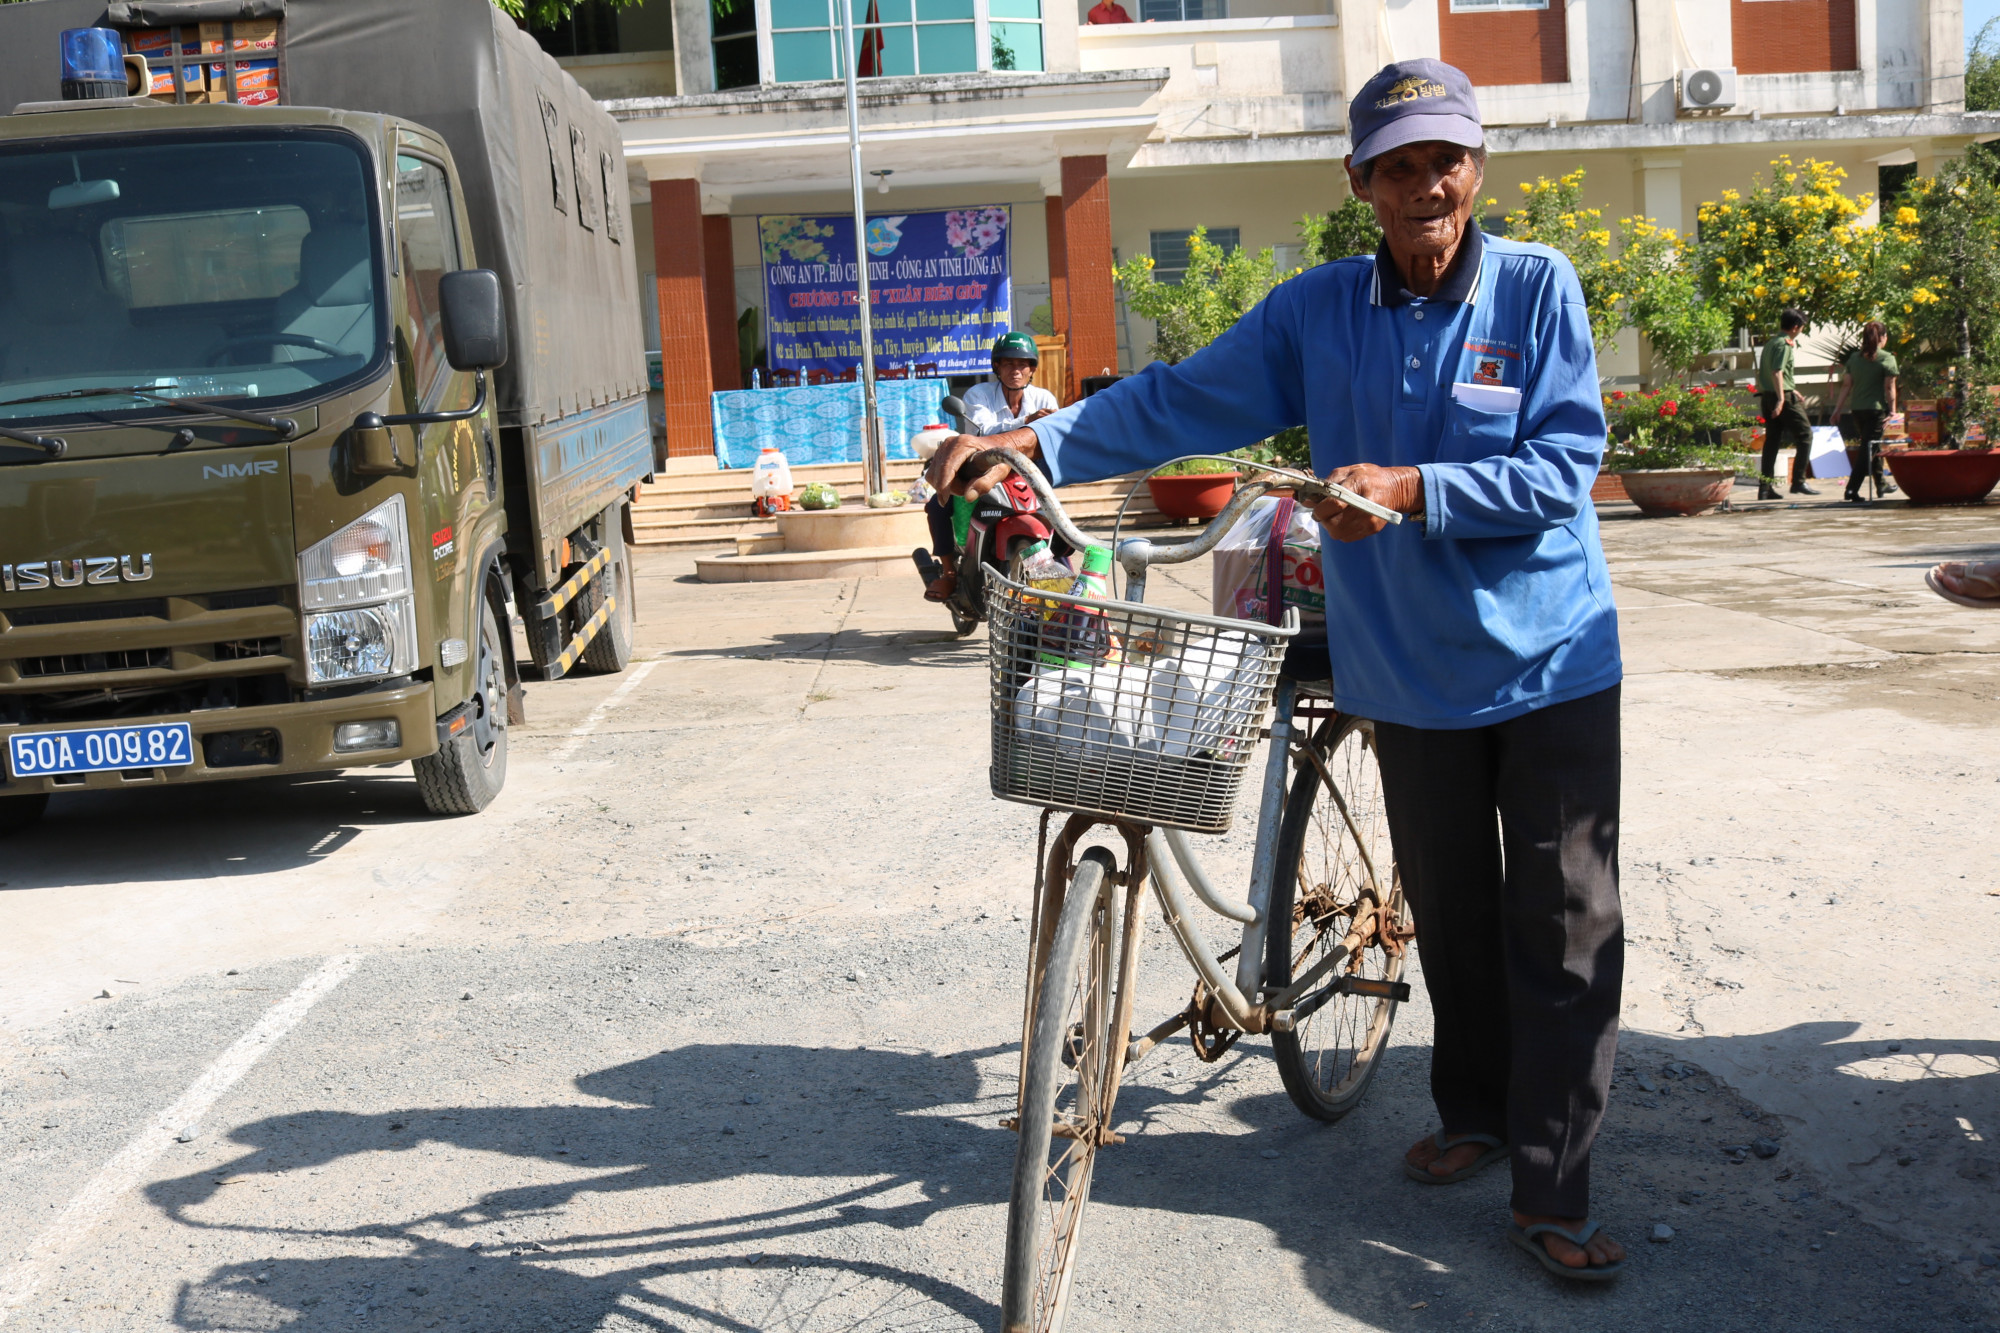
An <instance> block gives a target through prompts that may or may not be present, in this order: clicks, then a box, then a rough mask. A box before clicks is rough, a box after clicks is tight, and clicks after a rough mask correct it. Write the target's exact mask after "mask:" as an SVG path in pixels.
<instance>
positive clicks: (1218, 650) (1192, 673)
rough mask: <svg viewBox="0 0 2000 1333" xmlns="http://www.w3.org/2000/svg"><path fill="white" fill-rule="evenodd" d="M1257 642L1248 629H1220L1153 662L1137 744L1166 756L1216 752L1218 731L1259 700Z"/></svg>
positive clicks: (1213, 753)
mask: <svg viewBox="0 0 2000 1333" xmlns="http://www.w3.org/2000/svg"><path fill="white" fill-rule="evenodd" d="M1259 661H1260V658H1259V657H1258V656H1257V654H1256V646H1255V644H1254V643H1253V642H1252V641H1251V639H1250V637H1249V636H1248V635H1246V634H1237V633H1225V634H1222V635H1219V636H1218V637H1217V638H1215V639H1214V640H1212V641H1210V644H1209V645H1208V646H1206V647H1204V648H1203V649H1200V650H1197V651H1195V652H1191V653H1185V654H1183V655H1182V656H1180V657H1163V658H1159V659H1157V660H1156V661H1155V662H1154V663H1153V672H1152V679H1151V680H1150V681H1149V682H1148V684H1147V689H1146V718H1145V725H1144V727H1143V729H1142V730H1141V731H1140V733H1139V744H1140V746H1141V748H1143V749H1148V750H1153V751H1156V752H1158V753H1160V754H1162V755H1166V756H1168V757H1170V758H1176V759H1186V758H1193V757H1216V752H1217V748H1218V745H1219V743H1220V737H1221V735H1222V734H1223V732H1225V731H1226V730H1228V729H1229V726H1230V723H1231V722H1232V721H1234V720H1237V716H1238V714H1240V713H1241V712H1242V711H1243V710H1244V709H1247V708H1252V707H1255V706H1256V705H1258V704H1259V703H1261V702H1262V699H1261V695H1260V692H1259V691H1258V689H1257V682H1258V678H1259V672H1258V669H1257V668H1258V664H1259Z"/></svg>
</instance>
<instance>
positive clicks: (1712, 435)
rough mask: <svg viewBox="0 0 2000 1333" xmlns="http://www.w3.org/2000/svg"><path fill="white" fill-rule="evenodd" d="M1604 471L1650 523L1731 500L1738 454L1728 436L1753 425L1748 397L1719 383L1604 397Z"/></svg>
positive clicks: (1684, 515)
mask: <svg viewBox="0 0 2000 1333" xmlns="http://www.w3.org/2000/svg"><path fill="white" fill-rule="evenodd" d="M1604 416H1605V422H1606V425H1607V426H1608V427H1609V429H1610V433H1611V442H1610V445H1609V447H1608V448H1607V449H1606V451H1605V460H1604V470H1605V471H1607V472H1614V473H1616V474H1617V475H1618V477H1619V479H1620V480H1621V481H1623V482H1624V483H1625V493H1626V495H1628V496H1629V497H1631V500H1632V503H1633V504H1635V505H1637V506H1639V512H1640V513H1642V514H1644V515H1646V517H1648V518H1666V517H1683V518H1689V517H1693V516H1694V515H1697V514H1706V513H1708V512H1709V511H1710V510H1712V509H1714V508H1716V507H1717V506H1719V505H1721V504H1722V502H1723V501H1725V500H1727V499H1728V498H1729V490H1730V487H1732V486H1734V485H1735V484H1736V455H1735V453H1734V452H1733V451H1732V450H1730V449H1729V448H1728V447H1727V446H1725V445H1724V444H1723V443H1722V432H1723V431H1725V430H1728V429H1731V428H1732V427H1736V426H1740V425H1743V424H1744V423H1745V422H1747V421H1749V420H1751V417H1752V414H1751V413H1750V411H1749V401H1748V399H1747V398H1746V397H1745V396H1744V395H1743V394H1742V393H1741V392H1740V391H1739V390H1737V389H1734V388H1732V387H1730V386H1728V385H1721V384H1694V385H1685V386H1679V387H1675V388H1667V389H1652V390H1647V391H1645V392H1641V393H1635V394H1628V393H1625V392H1622V391H1620V392H1616V393H1611V394H1607V395H1605V398H1604Z"/></svg>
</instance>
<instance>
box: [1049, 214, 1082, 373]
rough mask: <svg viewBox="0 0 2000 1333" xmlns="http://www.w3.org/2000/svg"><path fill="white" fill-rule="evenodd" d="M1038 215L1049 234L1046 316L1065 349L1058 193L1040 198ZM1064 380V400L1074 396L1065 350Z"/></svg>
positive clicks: (1064, 262) (1064, 267)
mask: <svg viewBox="0 0 2000 1333" xmlns="http://www.w3.org/2000/svg"><path fill="white" fill-rule="evenodd" d="M1042 215H1043V218H1044V221H1045V222H1046V224H1047V227H1048V233H1049V315H1050V318H1051V319H1052V320H1053V321H1054V324H1055V333H1056V336H1057V337H1058V338H1061V339H1062V340H1063V344H1064V346H1065V348H1067V346H1068V344H1069V254H1068V252H1067V251H1066V250H1065V249H1064V246H1065V244H1066V242H1065V241H1064V239H1063V237H1064V232H1063V201H1062V196H1061V195H1059V194H1051V195H1046V196H1044V197H1043V199H1042ZM1064 364H1065V366H1067V367H1068V368H1069V369H1068V370H1067V372H1066V373H1067V378H1068V381H1069V382H1068V383H1067V384H1065V385H1064V386H1063V390H1062V394H1061V397H1062V400H1063V401H1064V402H1065V403H1067V402H1069V401H1071V400H1072V399H1074V398H1075V397H1076V370H1075V366H1076V362H1075V361H1074V360H1073V359H1071V358H1070V357H1069V356H1068V355H1067V353H1065V356H1064Z"/></svg>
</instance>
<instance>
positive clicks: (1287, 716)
mask: <svg viewBox="0 0 2000 1333" xmlns="http://www.w3.org/2000/svg"><path fill="white" fill-rule="evenodd" d="M994 452H995V453H997V454H998V455H999V456H1000V457H1002V458H1004V459H1005V460H1006V462H1007V463H1008V464H1009V466H1011V467H1012V468H1013V469H1014V471H1015V474H1016V475H1017V476H1019V477H1020V478H1022V479H1023V480H1025V481H1026V482H1027V483H1028V485H1029V486H1031V487H1032V488H1033V489H1034V491H1035V494H1036V495H1037V496H1039V497H1040V499H1041V501H1042V508H1041V516H1042V518H1043V519H1044V520H1045V521H1046V522H1047V523H1048V524H1049V526H1050V527H1051V528H1053V529H1054V530H1055V531H1056V533H1057V534H1058V535H1060V536H1061V537H1062V539H1063V540H1064V541H1066V542H1068V543H1069V544H1070V545H1071V546H1074V547H1075V548H1076V549H1078V550H1082V549H1084V548H1085V547H1087V546H1090V545H1093V544H1094V543H1092V542H1091V540H1090V538H1089V537H1088V536H1086V535H1085V534H1084V533H1083V532H1081V531H1080V530H1079V529H1078V528H1077V527H1076V526H1075V525H1074V524H1073V523H1072V522H1071V521H1070V518H1069V515H1068V514H1066V513H1064V512H1063V508H1062V505H1061V503H1060V502H1059V501H1057V500H1056V498H1055V494H1054V492H1053V490H1052V489H1051V488H1050V487H1049V485H1048V482H1047V480H1046V479H1045V478H1044V477H1043V476H1042V474H1041V472H1040V470H1039V469H1038V468H1036V467H1035V466H1034V465H1033V464H1031V463H1030V462H1028V460H1027V459H1025V458H1023V457H1021V456H1020V455H1019V454H1017V453H1015V452H1014V451H1013V450H1011V449H1001V450H996V451H994ZM1264 470H1265V471H1266V472H1267V473H1268V474H1269V476H1268V478H1267V479H1259V480H1256V481H1251V482H1248V483H1246V484H1244V485H1242V486H1240V487H1239V488H1238V489H1237V492H1236V494H1235V496H1234V497H1233V498H1232V499H1231V500H1230V501H1229V503H1228V504H1227V505H1226V506H1224V508H1223V510H1222V512H1221V513H1220V514H1218V515H1217V516H1216V518H1215V519H1214V521H1213V522H1211V523H1210V524H1209V525H1208V527H1207V528H1206V529H1205V530H1204V531H1203V532H1202V534H1201V536H1200V537H1198V538H1196V539H1195V540H1194V541H1192V542H1186V543H1181V544H1176V545H1173V546H1156V545H1154V544H1153V543H1152V542H1151V541H1149V540H1147V539H1146V538H1144V537H1128V538H1126V539H1125V540H1123V541H1121V542H1119V543H1118V548H1117V557H1118V564H1119V567H1120V568H1121V569H1123V570H1124V572H1125V597H1124V600H1126V601H1130V602H1141V603H1143V602H1144V601H1145V599H1146V576H1147V573H1148V571H1149V570H1150V569H1151V568H1152V567H1153V566H1154V565H1177V564H1185V563H1186V562H1188V561H1190V560H1198V559H1200V558H1201V557H1202V556H1204V555H1207V554H1208V553H1209V552H1210V551H1212V550H1214V549H1215V547H1216V546H1217V545H1218V544H1219V543H1220V542H1221V541H1222V539H1223V537H1224V536H1226V535H1227V534H1228V532H1229V530H1230V529H1231V528H1233V527H1234V526H1235V525H1236V523H1237V521H1238V520H1240V519H1241V518H1242V517H1243V516H1244V514H1246V513H1247V512H1249V509H1250V507H1251V506H1252V505H1253V504H1255V503H1256V502H1257V501H1258V500H1260V499H1262V498H1263V497H1264V496H1265V495H1267V494H1269V493H1270V492H1271V491H1273V490H1276V489H1279V488H1280V487H1283V488H1286V489H1290V490H1292V491H1293V492H1294V493H1295V494H1296V495H1297V496H1298V498H1299V499H1300V500H1302V501H1304V502H1305V503H1308V504H1313V503H1317V502H1318V501H1319V500H1320V499H1323V498H1326V497H1333V498H1337V499H1339V500H1342V501H1343V502H1345V503H1347V504H1349V505H1351V506H1353V507H1354V508H1357V509H1361V510H1363V511H1365V512H1367V513H1370V514H1373V515H1375V516H1376V517H1378V518H1381V519H1383V520H1384V521H1385V522H1389V523H1400V522H1402V521H1403V516H1402V515H1401V514H1399V513H1396V512H1394V511H1392V510H1389V509H1386V508H1383V507H1382V506H1380V505H1378V504H1375V503H1374V502H1372V501H1370V500H1368V499H1366V498H1365V497H1363V496H1360V495H1356V494H1355V493H1354V492H1352V491H1349V490H1347V489H1346V488H1345V487H1341V486H1337V485H1334V484H1332V483H1330V482H1326V481H1322V480H1320V479H1319V478H1316V477H1311V476H1308V475H1303V474H1299V473H1294V472H1290V471H1286V470H1282V469H1277V468H1268V469H1264ZM1296 701H1297V687H1296V685H1295V684H1294V683H1293V682H1292V681H1290V680H1287V679H1285V678H1283V677H1280V678H1279V680H1278V685H1277V691H1276V695H1275V698H1274V700H1273V708H1272V718H1271V726H1270V729H1269V732H1268V735H1269V739H1270V750H1269V752H1268V753H1267V754H1266V756H1265V760H1264V779H1263V786H1262V787H1261V788H1260V789H1259V793H1258V807H1257V841H1256V846H1255V850H1254V851H1253V853H1252V856H1251V862H1250V867H1251V868H1250V889H1249V896H1248V900H1247V901H1245V902H1243V903H1240V904H1239V903H1233V902H1231V901H1229V900H1227V899H1225V898H1224V897H1223V896H1222V895H1221V894H1220V893H1218V892H1217V891H1216V889H1215V887H1214V885H1213V883H1212V882H1211V881H1210V879H1209V877H1208V874H1207V872H1206V871H1205V870H1204V869H1203V868H1202V865H1201V860H1200V858H1199V857H1198V856H1197V855H1196V854H1195V850H1194V848H1193V847H1192V846H1191V845H1190V844H1189V842H1188V838H1187V835H1186V834H1185V833H1182V832H1181V831H1180V830H1178V829H1160V828H1148V829H1147V830H1146V832H1145V847H1146V857H1145V862H1146V868H1147V871H1148V872H1149V878H1150V879H1151V880H1152V882H1153V888H1154V894H1155V896H1156V897H1157V898H1158V900H1159V904H1160V911H1161V914H1162V916H1163V917H1164V918H1165V920H1166V922H1167V925H1168V928H1169V929H1170V930H1172V931H1173V933H1174V938H1175V939H1176V940H1177V941H1178V942H1179V944H1180V946H1181V951H1182V953H1184V954H1185V955H1186V956H1187V960H1188V963H1189V965H1190V966H1192V967H1193V968H1194V971H1195V974H1196V976H1198V977H1199V978H1200V979H1201V982H1202V984H1203V985H1204V986H1205V987H1206V988H1207V989H1208V992H1209V994H1210V995H1212V996H1213V997H1214V999H1215V1003H1216V1006H1217V1007H1219V1008H1220V1009H1221V1011H1222V1012H1221V1015H1220V1016H1221V1017H1222V1018H1223V1019H1224V1020H1225V1025H1226V1026H1227V1027H1230V1028H1233V1029H1235V1030H1237V1031H1240V1032H1247V1033H1257V1032H1267V1031H1271V1030H1274V1029H1275V1030H1278V1031H1289V1030H1291V1028H1292V1026H1293V1023H1294V1021H1295V1019H1297V1018H1302V1017H1304V1016H1305V1015H1299V1014H1298V1012H1297V1011H1298V1009H1299V1008H1301V1007H1305V1006H1311V1007H1308V1008H1306V1015H1309V1014H1310V1013H1311V1012H1312V1011H1313V1009H1315V1008H1317V1007H1318V1005H1319V1004H1323V1003H1324V1002H1325V1000H1326V999H1330V998H1331V997H1332V994H1333V993H1335V992H1334V988H1336V987H1339V986H1340V985H1341V984H1342V982H1341V980H1338V979H1337V980H1335V981H1334V982H1333V983H1331V985H1330V986H1329V987H1327V988H1325V989H1323V990H1321V991H1319V992H1317V993H1315V992H1314V988H1315V987H1318V986H1320V984H1321V982H1322V981H1324V980H1325V978H1326V976H1327V974H1328V973H1330V972H1331V971H1333V969H1334V968H1336V967H1337V966H1339V965H1340V964H1341V963H1342V962H1343V961H1344V960H1345V959H1346V958H1347V957H1348V956H1350V955H1351V954H1352V953H1353V952H1354V950H1355V949H1356V948H1358V947H1361V946H1362V945H1363V944H1364V943H1365V942H1366V939H1367V938H1368V934H1369V932H1370V931H1371V930H1372V928H1373V926H1372V922H1370V921H1368V920H1366V919H1365V918H1364V919H1357V920H1356V922H1355V926H1354V929H1353V930H1352V931H1350V933H1349V935H1348V936H1347V937H1346V938H1345V939H1344V940H1343V941H1342V942H1341V945H1340V946H1339V947H1338V948H1336V949H1334V950H1332V951H1330V952H1329V953H1328V954H1327V955H1326V956H1325V957H1323V958H1321V959H1320V960H1319V962H1318V963H1316V964H1315V965H1314V966H1313V967H1312V968H1310V969H1309V970H1307V972H1306V973H1305V974H1304V975H1303V976H1301V977H1299V978H1298V979H1297V980H1295V981H1293V982H1292V983H1291V984H1290V985H1288V986H1286V987H1284V988H1283V989H1281V990H1278V991H1275V992H1271V993H1269V994H1266V993H1265V992H1264V990H1263V987H1262V985H1261V978H1262V976H1263V971H1264V941H1265V936H1266V935H1267V934H1268V932H1269V927H1270V905H1271V890H1272V884H1273V880H1274V878H1275V876H1276V873H1277V855H1278V825H1279V822H1280V819H1281V817H1282V815H1283V812H1284V804H1285V793H1286V789H1287V778H1288V777H1289V775H1290V758H1291V751H1292V742H1293V734H1292V733H1293V725H1294V723H1293V714H1294V711H1295V705H1296ZM1303 749H1304V753H1305V754H1306V755H1307V756H1309V758H1308V759H1307V760H1304V761H1302V762H1312V763H1314V764H1321V763H1322V761H1320V759H1319V757H1318V755H1317V754H1316V753H1313V752H1312V751H1311V749H1310V747H1303ZM1322 776H1323V777H1326V778H1327V779H1328V786H1329V787H1330V788H1334V784H1333V783H1332V781H1331V775H1330V774H1326V773H1325V772H1324V768H1323V765H1322ZM1334 790H1335V791H1336V796H1337V788H1334ZM1341 809H1342V814H1343V817H1345V818H1348V819H1349V822H1350V824H1351V822H1352V820H1351V816H1347V815H1346V809H1345V805H1344V804H1343V805H1342V807H1341ZM1358 838H1359V835H1358V832H1357V840H1358ZM1368 869H1369V873H1370V877H1371V878H1373V873H1374V867H1373V866H1372V865H1371V866H1370V867H1369V868H1368ZM1183 880H1184V881H1185V885H1184V884H1183V882H1182V881H1183ZM1188 888H1192V890H1193V892H1194V896H1195V897H1196V898H1198V899H1200V901H1201V902H1202V904H1203V905H1204V906H1206V907H1207V908H1209V910H1211V911H1213V912H1215V913H1216V914H1217V915H1219V916H1222V917H1224V918H1226V919H1228V920H1231V921H1235V922H1238V923H1240V924H1241V925H1242V927H1243V931H1242V940H1241V942H1240V944H1239V946H1238V952H1237V955H1236V970H1235V974H1234V975H1233V976H1231V975H1229V974H1228V973H1226V972H1225V971H1224V969H1223V964H1222V962H1221V960H1220V959H1218V957H1217V956H1216V953H1215V950H1214V948H1213V946H1211V945H1210V943H1209V941H1208V937H1207V935H1206V934H1205V933H1204V932H1203V931H1202V928H1201V925H1200V923H1199V922H1198V921H1197V920H1196V919H1195V917H1194V915H1193V914H1192V913H1191V912H1190V911H1189V909H1188V902H1187V889H1188ZM1038 907H1039V905H1038ZM1364 925H1365V926H1367V927H1368V929H1367V930H1364V929H1363V927H1364ZM1302 1000H1303V1002H1304V1003H1303V1005H1302V1004H1301V1001H1302ZM1190 1021H1191V1015H1190V1014H1189V1013H1188V1012H1185V1011H1184V1012H1182V1013H1181V1014H1178V1015H1176V1016H1175V1017H1173V1018H1170V1019H1168V1020H1167V1021H1166V1022H1164V1023H1162V1024H1160V1025H1159V1026H1157V1027H1155V1028H1154V1029H1152V1031H1150V1032H1148V1033H1146V1034H1145V1035H1144V1036H1143V1037H1137V1038H1128V1041H1127V1046H1126V1051H1125V1057H1124V1061H1123V1063H1124V1064H1125V1065H1126V1066H1128V1067H1129V1066H1130V1065H1132V1064H1135V1063H1137V1062H1138V1061H1139V1060H1140V1059H1142V1058H1144V1056H1145V1055H1146V1054H1147V1053H1148V1052H1149V1051H1151V1050H1152V1048H1153V1047H1155V1046H1157V1045H1158V1044H1159V1043H1160V1042H1162V1041H1164V1040H1165V1039H1166V1038H1167V1037H1169V1036H1172V1035H1173V1034H1174V1033H1175V1032H1178V1031H1180V1029H1181V1028H1183V1027H1185V1026H1187V1025H1188V1023H1189V1022H1190Z"/></svg>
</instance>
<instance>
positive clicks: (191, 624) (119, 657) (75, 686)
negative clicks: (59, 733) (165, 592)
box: [0, 587, 299, 721]
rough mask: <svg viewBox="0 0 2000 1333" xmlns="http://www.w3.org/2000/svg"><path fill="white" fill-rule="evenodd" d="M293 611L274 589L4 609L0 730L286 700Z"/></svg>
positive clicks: (287, 593) (289, 598) (289, 596)
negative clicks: (17, 724) (0, 725)
mask: <svg viewBox="0 0 2000 1333" xmlns="http://www.w3.org/2000/svg"><path fill="white" fill-rule="evenodd" d="M292 602H293V592H292V590H291V589H290V588H286V587H277V588H241V589H232V590H230V591H227V592H215V593H196V594H175V595H171V596H166V597H153V598H144V599H139V600H134V601H122V602H81V603H76V604H72V605H68V606H27V607H4V606H0V721H30V720H50V719H55V718H60V719H62V720H73V721H85V720H91V719H94V718H98V717H104V718H112V717H132V716H144V715H147V714H149V713H156V712H175V711H185V710H186V709H188V708H194V707H202V708H214V707H227V706H230V705H231V704H234V703H236V702H237V701H238V700H239V699H241V698H242V697H243V696H242V690H243V689H249V690H250V692H251V694H252V695H254V696H255V697H256V699H257V701H258V702H273V701H274V700H271V699H270V698H269V696H270V694H271V693H272V690H273V689H274V688H276V689H277V691H278V694H279V696H280V699H282V698H283V697H284V696H285V695H287V694H289V692H290V691H289V688H288V687H287V684H286V682H287V678H288V677H289V676H291V675H293V674H295V671H296V663H297V662H298V660H299V643H298V638H299V621H298V613H297V612H296V610H294V609H293V606H292ZM252 681H254V682H255V684H254V685H253V684H252V683H251V682H252Z"/></svg>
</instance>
